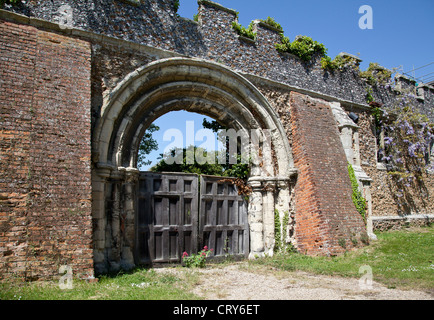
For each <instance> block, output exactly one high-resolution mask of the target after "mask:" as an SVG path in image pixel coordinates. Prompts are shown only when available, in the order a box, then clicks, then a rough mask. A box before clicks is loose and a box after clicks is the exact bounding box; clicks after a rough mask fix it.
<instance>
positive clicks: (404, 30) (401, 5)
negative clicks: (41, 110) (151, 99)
mask: <svg viewBox="0 0 434 320" xmlns="http://www.w3.org/2000/svg"><path fill="white" fill-rule="evenodd" d="M216 2H218V3H220V4H221V5H223V6H225V7H228V8H231V9H235V10H237V11H239V12H240V15H239V21H240V23H241V24H242V25H244V26H247V25H248V24H249V23H250V21H252V20H255V19H266V18H267V17H268V16H270V17H273V18H274V19H275V20H276V21H277V22H279V23H280V24H281V25H282V27H283V30H284V31H285V35H286V36H287V37H289V38H290V40H293V39H294V38H295V37H296V36H297V35H306V36H310V37H311V38H313V39H314V40H316V41H318V42H321V43H323V44H324V45H325V46H326V47H327V48H328V55H329V56H330V57H332V58H334V57H335V56H336V55H337V54H339V53H340V52H348V53H351V54H355V55H359V56H360V58H361V59H362V60H363V62H362V64H361V69H362V70H365V69H367V67H368V66H369V63H370V62H377V63H379V64H380V65H382V66H384V67H386V68H389V69H392V68H398V67H400V66H401V67H402V68H403V71H404V72H407V73H409V74H412V72H411V71H412V69H413V68H419V67H422V66H425V65H427V64H430V63H433V62H434V0H412V1H408V0H407V1H404V0H398V1H392V0H328V1H325V0H309V1H300V0H297V1H294V0H266V1H264V0H219V1H216ZM180 4H181V6H180V9H179V12H178V13H179V14H180V15H181V16H183V17H186V18H190V19H191V18H192V17H193V15H194V14H196V13H197V9H198V4H197V0H180ZM362 5H369V6H371V7H372V10H373V23H374V24H373V29H372V30H362V29H360V28H359V19H360V18H361V17H362V14H359V8H360V7H361V6H362ZM430 73H432V74H430ZM427 74H428V76H427V77H426V78H425V79H430V77H433V79H432V80H434V64H431V65H429V66H428V67H425V68H422V69H419V70H416V71H415V73H414V75H415V76H416V78H419V77H422V76H424V75H427ZM203 118H204V116H200V115H199V116H197V115H194V114H189V113H186V112H179V113H170V114H167V115H165V116H163V117H161V118H160V119H158V120H157V122H156V123H157V125H159V126H160V127H161V130H160V132H158V133H156V134H155V138H156V139H157V141H158V142H159V145H160V150H159V151H157V152H155V153H153V154H152V155H150V157H149V158H150V159H152V160H155V159H156V157H157V156H158V154H160V153H162V150H164V148H165V147H166V146H167V145H168V143H170V142H163V141H162V136H163V133H164V132H165V130H166V129H169V128H179V129H180V130H181V131H185V129H184V128H185V121H187V120H193V121H195V125H196V129H200V128H201V124H202V119H203ZM198 144H200V143H198Z"/></svg>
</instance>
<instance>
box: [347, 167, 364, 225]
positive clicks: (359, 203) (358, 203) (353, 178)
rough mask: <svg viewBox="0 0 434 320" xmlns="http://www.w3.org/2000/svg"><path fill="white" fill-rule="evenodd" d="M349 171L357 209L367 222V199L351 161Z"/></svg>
mask: <svg viewBox="0 0 434 320" xmlns="http://www.w3.org/2000/svg"><path fill="white" fill-rule="evenodd" d="M348 173H349V175H350V180H351V187H352V188H353V193H352V195H351V197H352V199H353V202H354V205H355V206H356V209H357V211H358V212H359V214H360V215H361V216H362V218H363V221H364V222H365V223H366V200H365V198H363V195H362V193H361V192H360V190H359V184H358V182H357V178H356V174H355V172H354V169H353V166H352V165H351V164H349V163H348Z"/></svg>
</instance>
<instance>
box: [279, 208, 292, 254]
mask: <svg viewBox="0 0 434 320" xmlns="http://www.w3.org/2000/svg"><path fill="white" fill-rule="evenodd" d="M288 226H289V212H288V211H285V213H284V215H283V218H282V222H280V213H279V210H277V209H276V210H274V239H275V243H274V252H276V253H287V252H290V251H293V250H294V248H293V247H292V245H291V244H290V243H286V240H285V237H286V230H287V229H288Z"/></svg>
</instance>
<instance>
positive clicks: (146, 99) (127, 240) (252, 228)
mask: <svg viewBox="0 0 434 320" xmlns="http://www.w3.org/2000/svg"><path fill="white" fill-rule="evenodd" d="M177 110H185V111H189V112H196V113H199V114H203V115H206V116H209V117H211V118H213V119H215V120H217V121H218V122H219V123H221V124H224V125H225V126H226V127H228V128H231V129H233V130H234V132H237V133H239V134H243V135H244V136H246V137H249V139H250V140H249V141H250V146H253V145H254V147H256V149H255V150H256V151H257V152H256V153H254V154H253V152H252V153H251V155H254V158H255V159H254V161H252V162H251V170H250V177H249V179H248V183H249V185H250V186H251V188H252V193H251V195H250V197H249V201H248V220H249V221H248V222H249V232H250V255H251V256H256V255H263V254H265V253H269V254H271V253H272V252H273V246H274V227H275V226H274V214H275V211H276V210H277V211H280V212H282V213H283V212H288V211H289V210H290V202H291V199H290V194H291V188H292V186H291V176H292V175H293V174H294V172H295V171H294V165H293V159H292V153H291V149H290V146H289V142H288V140H287V136H286V134H285V131H284V129H283V127H282V124H281V123H280V120H279V118H278V116H277V114H276V113H275V111H274V110H273V109H272V107H271V106H270V105H269V103H268V102H267V100H266V99H265V98H264V96H263V95H262V94H261V93H260V92H259V91H258V90H257V89H256V88H255V87H254V86H253V85H252V84H251V83H250V82H249V81H248V80H246V79H245V78H244V77H242V76H240V75H239V74H237V73H235V72H233V71H231V70H229V69H227V68H226V67H224V66H222V65H219V64H216V63H210V62H207V61H203V60H199V59H187V58H170V59H164V60H160V61H156V62H154V63H151V64H149V65H147V66H144V67H142V68H139V69H138V70H136V71H134V72H133V73H131V74H130V75H128V76H127V77H126V78H125V79H124V80H123V81H122V82H121V83H119V85H118V86H117V87H116V88H115V89H114V90H113V91H112V92H111V93H110V94H109V95H107V96H106V97H105V99H104V104H103V107H102V110H101V118H100V119H99V121H98V122H97V124H96V129H95V132H94V138H93V161H94V170H93V200H94V201H93V217H94V223H95V233H94V237H95V239H94V240H95V241H94V243H95V247H94V253H95V255H94V256H95V268H96V272H97V273H98V272H104V271H106V270H109V269H114V270H115V269H117V268H124V269H128V268H131V267H132V266H134V265H135V261H136V259H135V257H134V250H135V249H134V248H135V234H136V233H135V226H136V218H137V185H138V180H139V175H140V172H139V170H138V169H137V154H138V149H139V145H140V142H141V139H142V137H143V135H144V133H145V131H146V129H147V128H148V127H149V126H150V125H151V124H152V123H153V122H154V121H155V120H156V119H157V118H159V117H161V116H162V115H164V114H166V113H168V112H171V111H177ZM252 141H254V143H253V142H252ZM266 142H269V143H266ZM265 148H269V149H265ZM251 150H253V148H252V149H251ZM109 206H110V208H111V209H110V210H108V207H109Z"/></svg>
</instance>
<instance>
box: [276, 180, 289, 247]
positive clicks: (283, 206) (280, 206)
mask: <svg viewBox="0 0 434 320" xmlns="http://www.w3.org/2000/svg"><path fill="white" fill-rule="evenodd" d="M290 202H291V194H290V187H289V181H283V180H280V181H278V182H277V196H276V204H275V208H276V210H278V212H279V218H280V221H282V222H283V221H284V216H285V214H288V218H289V221H288V225H287V226H284V225H282V234H283V241H285V242H286V243H288V242H290V241H291V239H290V238H289V235H290V230H291V228H292V220H291V208H290Z"/></svg>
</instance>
